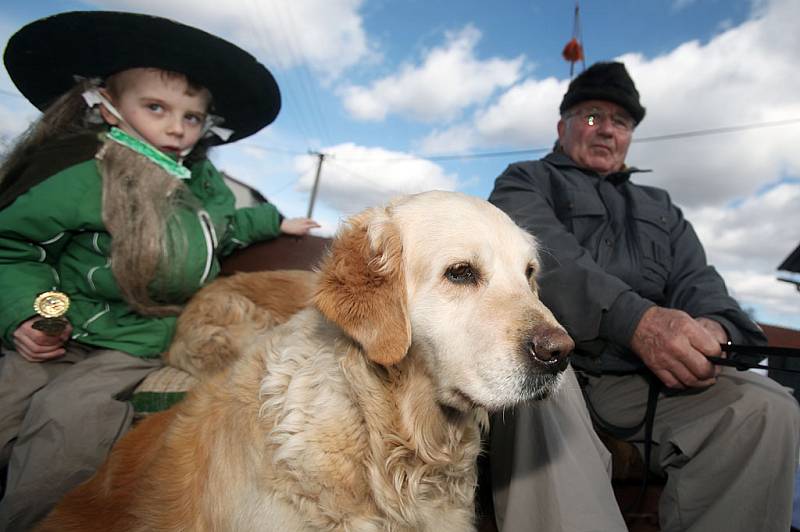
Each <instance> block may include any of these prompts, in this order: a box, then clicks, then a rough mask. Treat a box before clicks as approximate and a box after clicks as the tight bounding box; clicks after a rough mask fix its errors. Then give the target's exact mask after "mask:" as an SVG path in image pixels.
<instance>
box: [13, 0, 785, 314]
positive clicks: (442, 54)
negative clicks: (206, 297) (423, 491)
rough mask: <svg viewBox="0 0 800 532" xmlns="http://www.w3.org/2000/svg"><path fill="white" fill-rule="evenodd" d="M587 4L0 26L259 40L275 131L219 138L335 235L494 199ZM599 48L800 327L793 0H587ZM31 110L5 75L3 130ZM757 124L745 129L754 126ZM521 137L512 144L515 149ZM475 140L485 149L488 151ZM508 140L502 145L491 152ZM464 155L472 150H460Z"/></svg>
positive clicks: (640, 156)
mask: <svg viewBox="0 0 800 532" xmlns="http://www.w3.org/2000/svg"><path fill="white" fill-rule="evenodd" d="M574 6H575V2H574V1H572V0H569V1H568V0H526V1H523V0H519V1H516V0H514V1H512V0H506V1H502V2H486V1H485V0H480V1H479V0H462V1H453V0H439V1H436V0H433V1H431V0H428V1H421V0H402V1H401V0H275V1H267V0H228V1H226V2H219V1H218V0H108V1H92V2H80V1H67V0H62V1H46V0H35V1H26V2H22V1H17V0H10V1H6V2H3V4H2V5H0V39H2V41H3V42H5V41H6V40H7V39H8V37H9V36H10V35H11V34H12V33H13V32H14V31H15V30H16V29H17V28H19V27H20V26H22V25H23V24H25V23H27V22H29V21H32V20H34V19H36V18H39V17H42V16H45V15H49V14H53V13H57V12H61V11H68V10H83V9H108V10H122V11H136V12H144V13H151V14H156V15H161V16H166V17H169V18H173V19H176V20H179V21H181V22H184V23H187V24H191V25H194V26H197V27H201V28H203V29H205V30H207V31H210V32H212V33H215V34H218V35H220V36H223V37H225V38H227V39H229V40H231V41H233V42H236V43H237V44H239V45H240V46H242V47H243V48H245V49H247V50H248V51H250V52H251V53H253V54H254V55H255V56H256V57H258V58H259V60H261V62H263V63H264V64H265V65H266V66H267V67H269V68H270V70H271V71H272V72H273V74H274V75H275V77H276V79H277V80H278V83H279V84H280V86H281V89H282V93H283V96H284V106H283V110H282V112H281V115H280V116H279V118H278V120H277V121H276V122H275V123H274V124H273V125H272V126H270V127H269V128H267V129H265V130H264V131H262V132H260V133H258V134H257V135H254V136H253V137H250V138H248V139H245V140H243V141H240V142H238V143H236V144H233V145H231V146H226V147H223V148H219V149H217V150H215V152H214V153H213V159H214V161H215V163H216V164H217V165H218V166H219V167H220V168H221V169H223V170H226V171H228V172H229V173H231V174H232V175H234V176H236V177H237V178H238V179H239V180H241V181H244V182H246V183H249V184H250V185H252V186H253V187H255V188H257V189H259V190H260V191H261V192H262V193H263V194H265V195H266V196H267V197H268V198H269V199H270V200H272V201H273V202H275V203H277V204H278V206H279V207H280V208H281V209H282V211H283V212H284V213H285V214H286V215H289V216H302V215H305V213H306V209H307V206H308V201H309V194H310V189H311V184H312V182H313V175H314V170H315V169H316V158H315V157H314V156H313V155H309V152H312V151H313V152H317V151H318V152H323V153H325V154H326V155H327V157H326V160H325V164H324V165H323V169H322V179H321V186H320V191H319V196H318V199H317V202H316V205H315V210H314V217H315V218H317V219H318V220H319V221H320V222H321V223H322V225H323V228H322V229H321V230H320V233H321V234H325V235H328V234H331V233H332V232H333V231H334V230H335V228H336V226H337V224H338V222H339V221H340V220H341V219H342V218H343V217H345V216H347V215H348V214H351V213H353V212H356V211H358V210H360V209H362V208H364V207H366V206H369V205H375V204H380V203H383V202H385V201H386V200H388V199H389V198H390V197H391V196H393V195H395V194H398V193H410V192H418V191H421V190H427V189H431V188H439V189H451V190H460V191H463V192H466V193H468V194H473V195H476V196H479V197H486V196H488V194H489V192H490V190H491V188H492V184H493V181H494V179H495V177H496V176H497V175H498V174H499V173H500V172H502V170H503V169H504V168H505V167H506V166H507V165H508V164H509V163H511V162H514V161H517V160H521V159H525V158H538V157H540V156H542V155H544V153H545V151H546V150H547V149H548V148H549V147H550V146H552V143H553V141H554V139H555V124H556V121H557V119H558V115H557V107H558V104H559V102H560V99H561V96H562V95H563V92H564V90H565V89H566V86H567V83H568V81H569V65H568V63H566V62H565V61H564V60H563V59H562V58H561V49H562V47H563V46H564V44H565V43H566V42H567V41H568V40H569V39H570V37H571V36H572V28H573V10H574ZM580 7H581V30H582V36H583V42H584V44H585V47H586V55H587V63H591V62H594V61H598V60H610V59H620V60H623V61H624V62H625V63H626V64H627V66H628V69H629V71H630V72H631V74H632V75H633V77H634V79H635V80H636V83H637V85H638V87H639V91H640V93H641V95H642V101H643V103H644V105H645V106H646V107H647V109H648V111H647V117H646V118H645V120H644V121H643V122H642V124H641V125H640V127H639V128H638V129H637V131H636V132H635V136H634V138H635V139H640V140H642V139H644V140H647V139H653V138H654V137H660V136H663V135H672V134H680V133H686V132H698V131H699V132H703V131H708V130H715V129H719V128H731V129H732V130H731V131H727V132H718V133H716V134H701V135H697V136H680V135H679V136H678V138H673V139H666V140H650V141H642V142H635V143H634V144H633V145H632V148H631V151H630V153H629V156H628V162H629V164H632V165H636V166H639V167H643V168H651V169H653V172H652V173H650V174H646V175H644V176H643V177H640V178H637V179H638V180H639V182H642V183H643V184H652V185H657V186H663V187H665V188H667V189H668V190H669V191H670V193H671V194H672V197H673V199H674V201H675V202H676V203H677V204H678V205H680V206H681V207H682V208H683V210H684V213H685V214H686V216H687V217H688V218H689V219H690V220H691V221H692V222H693V223H694V225H695V228H696V230H697V232H698V234H699V235H700V237H701V239H702V240H703V243H704V244H705V246H706V249H707V252H708V256H709V260H710V261H711V262H712V263H713V264H715V265H716V267H717V269H718V270H719V271H720V272H721V273H722V275H723V276H724V277H725V279H726V282H727V283H728V286H729V288H730V289H731V291H732V292H733V293H734V295H735V296H736V297H737V298H739V300H740V301H741V302H742V304H743V305H744V306H746V307H747V308H749V309H752V310H753V311H754V312H755V313H756V317H757V319H759V320H760V321H762V322H764V323H769V324H775V325H783V326H789V327H793V328H797V329H800V292H797V291H796V290H795V289H794V287H793V286H791V285H790V284H788V283H782V282H779V281H777V280H776V276H777V271H776V267H777V265H778V264H779V263H780V262H781V261H782V260H783V259H784V258H785V257H786V256H787V255H788V254H789V252H790V251H791V250H792V249H793V248H794V247H795V246H796V245H798V243H800V208H798V205H800V150H798V148H797V146H798V141H800V76H798V75H797V67H796V64H797V54H798V50H800V36H798V32H797V31H796V27H795V26H796V22H797V21H798V20H800V2H798V1H797V0H648V1H635V0H616V1H611V0H594V1H591V0H589V1H583V2H580ZM35 116H36V112H35V110H34V109H33V108H32V107H31V106H30V105H28V104H27V102H26V101H25V100H24V99H23V98H21V97H20V96H19V95H18V93H17V91H16V89H15V88H14V86H13V84H12V83H11V81H10V80H9V79H8V76H7V74H6V73H5V71H3V72H2V73H0V141H3V142H6V143H7V142H8V141H9V139H12V138H13V137H14V136H15V135H16V134H18V133H19V132H20V131H22V130H23V129H24V127H25V125H26V124H27V123H28V121H29V120H31V119H32V118H34V117H35ZM743 126H744V127H743ZM509 152H510V153H509ZM475 154H482V155H481V156H479V157H475V156H474V155H475ZM492 154H501V155H492ZM455 155H460V156H461V157H452V156H455Z"/></svg>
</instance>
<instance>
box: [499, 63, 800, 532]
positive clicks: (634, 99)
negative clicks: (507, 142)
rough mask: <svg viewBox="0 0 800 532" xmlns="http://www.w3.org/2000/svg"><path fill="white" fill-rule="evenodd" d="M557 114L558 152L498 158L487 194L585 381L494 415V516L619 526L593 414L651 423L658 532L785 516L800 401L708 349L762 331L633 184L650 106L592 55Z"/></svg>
mask: <svg viewBox="0 0 800 532" xmlns="http://www.w3.org/2000/svg"><path fill="white" fill-rule="evenodd" d="M560 111H561V119H560V120H559V122H558V142H557V143H556V146H555V148H554V150H553V152H552V153H550V154H549V155H547V156H546V157H544V158H543V159H541V160H538V161H526V162H521V163H515V164H512V165H511V166H509V167H508V168H507V169H506V170H505V172H503V174H502V175H501V176H500V177H499V178H498V179H497V181H496V183H495V188H494V190H493V192H492V194H491V196H490V198H489V200H490V201H491V202H492V203H494V204H495V205H497V206H498V207H500V208H501V209H503V210H504V211H505V212H507V213H508V214H509V215H510V216H511V217H512V218H513V219H514V220H515V221H516V222H517V223H518V224H520V225H521V226H522V227H524V228H525V229H527V230H529V231H530V232H531V233H532V234H534V235H536V237H537V238H538V239H539V241H540V242H541V247H542V261H543V265H544V267H543V272H542V275H541V277H540V279H539V282H540V286H541V296H542V300H543V301H544V302H545V303H546V304H547V305H548V306H549V307H550V308H551V309H552V310H553V312H554V313H555V315H556V317H557V318H558V319H559V321H561V323H562V324H563V325H564V326H565V327H566V328H567V330H568V331H569V332H570V334H571V335H572V337H573V339H574V340H575V342H576V346H577V347H576V350H575V353H574V356H573V358H572V360H573V362H572V364H573V366H574V367H575V368H576V370H577V371H576V373H577V374H578V377H579V379H578V380H580V381H581V386H580V387H579V385H578V382H577V380H576V378H575V375H573V374H572V373H569V374H568V375H567V378H568V379H567V381H566V386H564V388H562V392H561V393H560V394H559V395H557V396H555V397H554V398H552V400H550V401H547V402H541V403H538V404H531V405H528V406H525V407H523V408H518V409H516V410H515V411H514V412H505V413H504V415H503V416H498V417H497V419H495V420H494V421H493V432H492V439H491V467H492V476H493V485H494V486H493V487H494V496H495V511H496V514H497V520H498V525H499V528H500V530H501V531H518V530H519V531H522V530H537V531H541V532H550V531H561V530H563V531H565V532H581V531H590V530H591V531H602V532H609V531H614V530H626V527H625V524H624V522H623V520H622V517H621V515H620V512H619V509H618V508H617V504H616V502H615V499H614V496H613V492H612V490H611V487H610V480H609V470H610V468H609V466H610V460H609V455H608V453H607V451H606V449H605V448H604V447H603V445H602V443H601V442H600V441H599V440H598V438H597V436H596V435H595V433H594V432H593V427H592V421H591V420H590V416H589V413H588V411H591V413H592V417H593V418H594V421H595V423H598V424H601V425H602V426H603V427H604V428H605V429H606V430H608V431H611V432H616V434H617V436H619V437H623V438H625V439H627V440H629V441H633V442H637V443H641V442H642V441H643V440H644V439H645V433H646V429H647V428H648V425H650V427H651V430H650V431H649V432H652V438H651V441H652V454H651V459H650V467H651V470H652V471H655V472H656V473H659V474H661V475H664V476H666V478H667V482H666V486H665V488H664V491H663V495H662V496H661V501H660V508H659V514H660V519H661V529H662V530H664V531H675V532H677V531H697V532H709V531H717V530H742V531H748V532H754V531H786V530H789V524H790V520H791V503H792V489H793V487H792V484H793V475H794V471H795V465H796V463H797V446H798V432H799V431H800V409H798V406H797V403H796V402H795V401H794V399H793V397H792V396H791V395H790V394H789V393H788V392H786V391H785V390H784V389H782V388H781V387H780V386H779V385H777V384H776V383H775V382H773V381H771V380H770V379H768V378H765V377H762V376H760V375H756V374H753V373H751V372H738V371H736V370H734V369H729V368H723V369H720V367H718V366H714V365H712V364H711V363H710V362H709V361H708V359H707V358H706V356H721V352H720V343H725V342H727V341H729V340H730V341H733V342H736V343H751V344H755V343H763V342H764V340H765V337H764V334H763V333H762V331H761V330H760V329H759V327H758V326H757V325H756V324H755V323H753V322H752V321H751V320H750V318H749V317H748V316H747V314H745V313H744V312H743V311H742V310H741V308H740V307H739V305H737V303H736V302H735V301H734V300H733V299H732V298H731V297H730V296H729V295H728V292H727V290H726V288H725V284H724V282H723V280H722V278H721V277H720V276H719V274H718V273H717V272H716V271H715V270H714V268H713V267H711V266H709V265H708V264H707V263H706V257H705V253H704V251H703V247H702V246H701V244H700V242H699V240H698V238H697V235H696V234H695V232H694V230H693V229H692V226H691V225H690V224H689V222H687V221H686V220H685V219H684V218H683V215H682V213H681V211H680V209H679V208H677V207H676V206H675V205H673V203H672V202H671V200H670V198H669V195H668V194H667V193H666V192H665V191H664V190H661V189H658V188H654V187H649V186H643V185H638V184H635V183H633V182H632V181H631V179H632V178H633V177H634V175H635V174H637V173H638V172H640V171H639V170H637V169H636V168H633V167H630V166H627V165H626V164H625V157H626V155H627V152H628V147H629V146H630V142H631V137H632V135H633V131H634V129H635V127H636V125H637V124H638V123H639V122H640V121H641V120H642V118H644V115H645V109H644V107H642V105H641V104H640V102H639V93H638V91H637V90H636V87H635V85H634V83H633V81H632V80H631V78H630V77H629V75H628V72H627V71H626V69H625V66H624V65H623V64H621V63H617V62H613V63H597V64H595V65H593V66H591V67H590V68H588V69H587V70H586V71H584V72H583V73H582V74H581V75H579V76H578V77H576V78H575V79H574V80H573V81H572V82H571V83H570V85H569V89H568V90H567V93H566V94H565V95H564V99H563V101H562V103H561V107H560ZM651 385H652V387H651ZM581 388H582V389H583V395H584V397H581V391H580V389H581ZM651 390H652V391H653V399H652V400H651V401H650V406H651V408H650V416H647V415H646V414H647V412H648V395H649V393H650V391H651ZM656 393H657V395H656ZM656 398H657V399H656ZM584 399H585V400H584ZM587 406H588V407H589V408H588V411H587ZM647 417H649V418H650V419H651V420H652V422H651V423H646V422H645V418H647Z"/></svg>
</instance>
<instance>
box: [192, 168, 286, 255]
mask: <svg viewBox="0 0 800 532" xmlns="http://www.w3.org/2000/svg"><path fill="white" fill-rule="evenodd" d="M192 173H193V174H202V175H204V176H205V178H206V179H207V180H208V182H207V183H204V184H203V185H204V187H207V189H206V190H203V191H202V194H205V193H206V192H207V191H208V190H210V191H212V192H213V194H212V195H211V196H210V197H204V199H203V203H204V207H205V208H207V209H208V210H209V211H211V210H214V211H215V212H218V213H223V214H222V215H221V217H224V220H225V223H226V227H225V228H224V231H223V234H222V237H221V239H220V242H219V244H218V248H217V252H218V254H219V255H220V256H223V257H224V256H226V255H229V254H230V253H232V252H234V251H236V250H237V249H240V248H244V247H247V246H249V245H250V244H253V243H255V242H260V241H262V240H269V239H271V238H275V237H277V236H278V235H279V234H280V232H281V222H282V221H283V215H281V213H280V212H279V211H278V208H277V207H275V205H273V204H271V203H262V204H260V205H256V206H254V207H242V208H239V209H234V203H235V198H234V195H233V192H232V191H231V189H230V188H228V185H226V184H225V180H224V179H223V177H222V174H221V173H220V172H219V170H217V168H216V167H215V166H214V165H213V164H212V163H211V161H208V160H205V161H203V162H202V163H199V166H196V167H194V168H193V169H192Z"/></svg>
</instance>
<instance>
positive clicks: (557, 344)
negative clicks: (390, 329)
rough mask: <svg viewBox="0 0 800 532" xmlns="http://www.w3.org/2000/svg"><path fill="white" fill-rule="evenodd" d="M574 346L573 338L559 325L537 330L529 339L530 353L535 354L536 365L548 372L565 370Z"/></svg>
mask: <svg viewBox="0 0 800 532" xmlns="http://www.w3.org/2000/svg"><path fill="white" fill-rule="evenodd" d="M574 348H575V342H573V341H572V338H570V337H569V335H568V334H567V333H566V332H565V331H564V329H561V328H558V327H547V328H543V329H539V330H535V331H533V334H532V336H531V338H530V339H529V340H528V353H530V354H531V355H533V359H534V362H535V363H536V365H537V366H538V367H539V368H540V369H541V370H542V371H544V372H548V373H558V372H559V371H564V369H566V367H567V363H568V362H569V354H570V353H571V352H572V350H573V349H574Z"/></svg>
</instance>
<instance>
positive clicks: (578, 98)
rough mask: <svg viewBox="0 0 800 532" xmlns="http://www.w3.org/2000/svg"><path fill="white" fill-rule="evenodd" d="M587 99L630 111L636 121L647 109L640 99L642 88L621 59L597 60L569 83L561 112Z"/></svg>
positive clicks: (639, 119) (640, 118)
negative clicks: (597, 61)
mask: <svg viewBox="0 0 800 532" xmlns="http://www.w3.org/2000/svg"><path fill="white" fill-rule="evenodd" d="M587 100H605V101H609V102H613V103H615V104H617V105H619V106H620V107H622V108H623V109H625V110H626V111H628V113H630V115H631V118H633V119H634V120H635V121H636V123H637V124H638V123H639V122H641V121H642V118H644V113H645V108H644V107H642V104H641V103H640V102H639V91H637V90H636V85H635V84H634V83H633V80H632V79H631V77H630V75H628V71H627V70H626V69H625V65H623V64H622V63H620V62H618V61H612V62H599V63H595V64H593V65H592V66H590V67H589V68H587V69H586V70H584V71H583V72H581V73H580V74H579V75H578V76H577V77H576V78H575V79H573V80H572V81H571V82H570V84H569V88H568V89H567V93H566V94H564V99H563V100H561V106H560V107H559V111H561V114H564V112H565V111H566V110H567V109H569V108H571V107H573V106H575V105H577V104H579V103H581V102H585V101H587Z"/></svg>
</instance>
